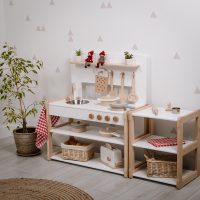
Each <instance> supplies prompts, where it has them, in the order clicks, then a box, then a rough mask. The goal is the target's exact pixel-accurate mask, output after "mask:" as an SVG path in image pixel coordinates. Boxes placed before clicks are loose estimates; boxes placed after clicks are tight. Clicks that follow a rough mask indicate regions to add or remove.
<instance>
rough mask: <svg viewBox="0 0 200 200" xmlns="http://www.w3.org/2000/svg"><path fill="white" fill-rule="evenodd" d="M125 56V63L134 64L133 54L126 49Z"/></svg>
mask: <svg viewBox="0 0 200 200" xmlns="http://www.w3.org/2000/svg"><path fill="white" fill-rule="evenodd" d="M124 56H125V64H127V65H131V64H133V54H131V53H129V52H128V51H125V52H124Z"/></svg>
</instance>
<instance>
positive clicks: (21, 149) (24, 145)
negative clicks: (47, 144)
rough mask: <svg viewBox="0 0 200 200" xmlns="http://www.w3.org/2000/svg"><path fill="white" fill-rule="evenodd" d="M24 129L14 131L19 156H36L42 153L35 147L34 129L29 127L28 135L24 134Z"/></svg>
mask: <svg viewBox="0 0 200 200" xmlns="http://www.w3.org/2000/svg"><path fill="white" fill-rule="evenodd" d="M22 130H23V129H22V128H17V129H15V130H13V134H14V139H15V145H16V148H17V152H16V153H17V155H19V156H35V155H38V154H40V153H41V151H40V149H38V148H37V147H36V146H35V143H36V132H35V128H34V127H28V128H27V130H28V133H23V131H22Z"/></svg>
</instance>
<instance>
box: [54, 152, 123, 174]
mask: <svg viewBox="0 0 200 200" xmlns="http://www.w3.org/2000/svg"><path fill="white" fill-rule="evenodd" d="M51 159H52V160H57V161H61V162H66V163H70V164H75V165H81V166H84V167H89V168H93V169H99V170H102V171H107V172H112V173H115V174H122V175H123V174H124V168H117V169H112V168H110V167H108V166H106V165H104V164H103V163H102V162H101V160H100V158H99V154H95V158H93V159H91V160H88V161H86V162H80V161H74V160H64V159H63V158H62V155H61V153H60V154H57V155H54V156H52V157H51Z"/></svg>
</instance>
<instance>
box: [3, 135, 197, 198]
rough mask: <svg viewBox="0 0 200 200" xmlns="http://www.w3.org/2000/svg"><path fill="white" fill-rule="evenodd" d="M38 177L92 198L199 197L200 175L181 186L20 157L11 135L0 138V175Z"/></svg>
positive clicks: (41, 158)
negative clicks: (77, 188)
mask: <svg viewBox="0 0 200 200" xmlns="http://www.w3.org/2000/svg"><path fill="white" fill-rule="evenodd" d="M21 177H24V178H42V179H50V180H57V181H60V182H64V183H68V184H71V185H74V186H77V187H79V188H81V189H83V190H84V191H86V192H88V193H89V194H90V195H91V196H93V197H94V198H95V199H96V200H136V199H137V200H168V199H169V200H199V199H200V178H197V179H195V180H194V181H193V182H191V183H190V184H188V185H187V186H186V187H184V188H183V189H182V190H177V189H176V188H175V187H172V186H168V185H164V184H158V183H155V182H150V181H145V180H142V179H128V178H123V176H120V175H115V174H112V173H107V172H102V171H98V170H93V169H88V168H84V167H79V166H75V165H70V164H66V163H61V162H57V161H47V160H46V154H45V153H44V152H43V153H42V155H40V156H36V157H29V158H25V157H20V156H17V155H16V154H15V145H14V141H13V138H12V137H7V138H3V139H0V179H5V178H21Z"/></svg>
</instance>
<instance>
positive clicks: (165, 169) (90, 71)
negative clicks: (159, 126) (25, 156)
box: [46, 52, 200, 189]
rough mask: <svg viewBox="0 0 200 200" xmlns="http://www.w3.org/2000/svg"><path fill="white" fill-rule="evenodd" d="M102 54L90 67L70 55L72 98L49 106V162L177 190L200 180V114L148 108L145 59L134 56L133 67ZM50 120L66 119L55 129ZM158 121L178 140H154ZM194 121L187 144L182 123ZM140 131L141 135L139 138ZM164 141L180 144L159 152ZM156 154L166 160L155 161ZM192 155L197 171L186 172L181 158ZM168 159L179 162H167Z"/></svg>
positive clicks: (146, 60)
mask: <svg viewBox="0 0 200 200" xmlns="http://www.w3.org/2000/svg"><path fill="white" fill-rule="evenodd" d="M89 53H90V52H89ZM89 53H88V55H89ZM93 54H94V52H92V55H93ZM98 55H99V59H98V58H97V59H94V60H93V62H90V57H89V56H88V59H83V58H82V60H78V59H76V57H75V56H71V59H70V61H69V64H70V70H71V82H72V92H71V95H70V96H68V97H66V98H64V99H62V100H58V101H54V102H47V104H46V113H47V114H46V116H47V124H48V141H47V157H48V159H49V160H57V161H62V162H66V163H70V164H75V165H80V166H84V167H88V168H93V169H98V170H102V171H107V172H112V173H116V174H121V175H123V176H124V177H129V178H132V177H139V178H143V179H147V180H148V179H149V180H153V181H157V182H161V183H167V184H170V185H175V186H176V187H177V188H179V189H180V188H182V187H183V186H184V185H186V184H187V183H188V182H190V181H192V180H193V179H195V178H196V177H198V176H199V175H200V111H199V110H198V111H188V110H183V109H182V108H181V109H180V110H178V108H177V109H175V108H173V107H171V105H168V108H157V107H155V106H152V105H149V104H147V103H148V102H147V93H148V91H149V89H150V88H149V85H150V83H149V81H148V80H149V76H150V73H149V68H148V67H149V66H148V57H147V56H144V55H135V58H134V59H135V62H134V63H128V64H126V63H124V61H123V60H122V59H121V57H120V55H119V54H112V55H111V54H109V55H106V54H105V53H104V52H101V53H100V54H98ZM97 57H98V56H97ZM175 112H177V113H175ZM50 116H59V117H63V118H67V120H66V122H64V123H60V124H58V125H55V126H52V124H51V120H50ZM137 118H139V120H140V121H139V122H137ZM157 120H167V121H174V122H176V123H177V128H176V134H177V135H176V138H175V137H174V138H170V137H159V136H156V137H154V135H153V133H154V131H155V124H156V123H159V121H158V122H157ZM191 120H193V121H194V125H195V133H194V139H193V140H186V139H185V138H184V136H183V135H184V134H183V124H185V123H187V122H188V121H191ZM142 125H144V127H143V126H142ZM138 127H139V128H138ZM141 127H142V132H143V133H142V134H138V132H140V131H141ZM55 134H58V135H64V136H66V140H65V141H63V142H62V143H61V145H60V147H61V148H60V150H59V151H55V150H54V148H53V137H54V135H55ZM152 137H153V138H152ZM160 138H164V139H165V140H164V141H167V142H172V141H173V142H176V143H173V144H171V143H168V145H167V143H164V145H163V144H161V145H160V146H157V147H155V143H156V142H163V140H162V141H160V140H158V141H157V139H160ZM166 138H167V139H168V140H166ZM174 139H175V140H174ZM150 140H151V141H150ZM152 142H154V143H152ZM156 144H158V143H156ZM159 144H160V143H159ZM136 149H144V150H145V153H144V154H142V156H141V155H140V156H139V157H140V161H137V159H136V158H137V157H138V156H137V150H136ZM147 151H148V154H147ZM156 152H159V153H160V154H161V156H162V158H160V157H159V158H157V157H153V155H154V153H156ZM190 152H194V154H195V155H194V169H193V170H185V169H183V157H184V156H185V155H186V154H188V153H190ZM162 153H163V154H162ZM166 154H167V155H166ZM169 154H170V156H171V155H172V156H174V157H175V158H172V159H171V158H170V159H169ZM147 155H148V157H147ZM150 155H151V156H152V157H151V158H149V156H150ZM166 157H167V159H166ZM149 161H152V162H149ZM151 170H152V171H151Z"/></svg>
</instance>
